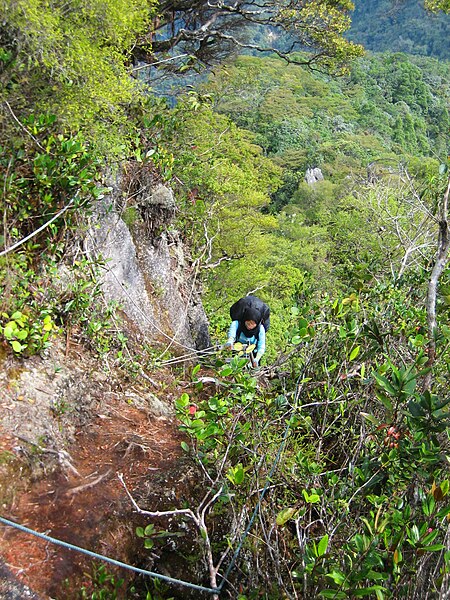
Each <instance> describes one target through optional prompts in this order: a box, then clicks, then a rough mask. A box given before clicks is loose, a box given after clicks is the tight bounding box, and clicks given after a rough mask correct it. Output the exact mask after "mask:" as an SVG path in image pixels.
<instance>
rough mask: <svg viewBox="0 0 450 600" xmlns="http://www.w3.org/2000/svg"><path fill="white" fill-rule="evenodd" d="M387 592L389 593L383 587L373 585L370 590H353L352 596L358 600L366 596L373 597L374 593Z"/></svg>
mask: <svg viewBox="0 0 450 600" xmlns="http://www.w3.org/2000/svg"><path fill="white" fill-rule="evenodd" d="M377 591H379V592H385V591H387V590H386V588H384V587H382V586H381V585H371V586H370V587H368V588H363V589H360V590H353V591H352V596H355V597H356V598H363V597H364V596H371V595H372V594H373V593H374V592H377Z"/></svg>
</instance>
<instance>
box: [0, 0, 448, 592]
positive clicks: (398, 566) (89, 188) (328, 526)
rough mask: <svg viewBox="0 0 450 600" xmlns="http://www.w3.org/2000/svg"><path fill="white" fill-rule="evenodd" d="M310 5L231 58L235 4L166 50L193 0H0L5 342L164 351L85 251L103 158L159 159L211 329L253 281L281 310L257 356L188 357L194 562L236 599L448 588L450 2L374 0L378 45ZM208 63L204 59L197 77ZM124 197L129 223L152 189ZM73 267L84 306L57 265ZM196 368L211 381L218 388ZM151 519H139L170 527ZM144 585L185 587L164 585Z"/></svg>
mask: <svg viewBox="0 0 450 600" xmlns="http://www.w3.org/2000/svg"><path fill="white" fill-rule="evenodd" d="M224 4H225V5H226V3H221V4H220V5H219V4H218V5H217V7H215V8H216V9H217V10H218V11H219V9H220V10H223V6H224ZM249 4H250V5H252V3H251V2H250V3H249ZM304 4H305V7H304V8H302V9H298V14H291V13H294V11H291V12H290V11H288V10H287V8H286V10H284V11H281V12H276V14H268V15H265V16H264V19H266V18H267V19H268V24H269V25H271V26H273V27H275V28H276V27H278V26H279V23H280V22H281V21H282V22H283V23H284V25H285V26H286V30H287V32H288V34H289V36H292V35H294V33H295V31H296V28H297V29H298V31H299V32H301V34H302V35H301V36H300V37H301V39H300V42H299V47H293V48H292V51H290V52H288V53H287V52H286V45H285V46H283V48H284V50H283V51H282V52H281V51H280V50H279V49H278V50H277V48H275V51H274V52H269V49H268V48H267V47H266V46H264V47H261V48H260V49H259V50H257V51H255V48H252V47H251V46H252V41H251V40H250V42H249V41H248V39H247V41H245V40H244V41H242V39H239V44H243V46H242V48H244V46H245V44H247V50H251V52H246V53H244V52H242V53H241V52H240V51H239V52H238V53H237V55H236V53H235V52H234V53H233V52H231V50H230V46H231V47H232V48H233V49H234V50H236V48H238V49H239V50H241V46H240V45H239V44H238V45H237V46H236V44H233V43H232V39H231V38H232V36H233V35H234V34H235V32H236V31H239V32H240V31H241V30H240V29H239V25H240V21H239V20H238V19H237V16H236V13H235V12H234V13H233V14H232V17H233V19H234V18H235V17H236V20H235V21H232V22H231V23H229V22H228V21H227V18H228V16H229V15H228V14H222V13H220V14H219V16H218V17H217V15H216V17H214V18H217V19H218V23H219V25H218V26H217V27H216V29H215V30H214V32H212V33H210V37H208V38H202V37H201V35H203V33H204V31H206V30H208V27H209V25H208V24H209V23H210V22H211V20H213V17H212V16H211V14H210V13H208V11H211V10H212V9H211V5H210V4H208V6H206V4H203V3H201V2H198V3H193V5H192V7H190V9H192V11H193V10H194V8H195V10H196V11H197V12H196V13H195V15H194V14H193V13H190V12H189V11H187V12H188V13H189V14H185V15H183V18H184V19H186V20H188V17H189V18H191V17H192V23H194V22H195V23H196V24H198V19H200V17H201V18H202V19H203V21H202V23H203V24H204V26H203V28H202V27H200V28H197V25H195V27H194V25H192V27H191V28H190V29H189V28H187V30H188V32H190V33H191V34H192V35H187V34H186V35H185V37H184V38H183V35H181V33H180V31H182V28H181V29H180V30H179V31H178V35H174V36H173V39H171V40H170V45H168V46H167V47H164V44H163V42H168V41H169V38H168V35H167V30H170V29H171V30H172V31H175V30H176V29H177V27H179V20H176V19H175V21H171V20H170V19H171V18H172V17H173V15H174V14H175V13H176V11H180V12H182V11H183V10H186V8H185V6H184V5H183V4H182V3H181V4H180V5H178V4H176V3H175V4H173V5H172V4H171V5H170V6H169V7H167V6H162V5H161V6H158V5H157V4H156V3H154V2H153V1H151V0H148V1H147V0H133V1H132V2H129V1H127V2H125V1H122V0H107V1H103V2H86V1H84V0H77V1H76V2H75V3H72V4H70V5H67V4H65V3H59V2H55V3H53V4H52V5H50V4H46V3H41V2H39V1H38V0H36V1H34V0H17V1H14V2H8V1H6V2H4V3H3V6H4V7H5V8H7V11H5V14H7V17H5V20H4V21H3V22H2V23H1V25H0V36H1V38H0V39H1V46H0V78H1V84H2V87H1V91H0V100H1V112H0V119H1V120H0V184H1V185H0V188H1V195H0V209H1V214H2V221H3V227H2V229H1V231H0V268H1V271H0V309H1V310H0V313H1V317H0V342H1V348H2V352H5V353H9V354H10V355H13V356H15V358H16V360H17V361H18V363H19V362H20V361H21V360H25V359H26V357H27V356H30V355H33V354H36V353H37V354H38V353H40V352H42V351H43V350H45V348H47V347H48V346H49V344H51V343H52V341H53V340H54V339H56V338H57V337H58V336H64V335H65V331H66V330H67V329H68V328H69V327H74V326H76V327H78V328H79V329H80V331H81V332H82V336H83V340H84V343H85V346H86V348H87V349H89V351H90V352H92V353H94V354H96V355H97V356H98V357H99V359H100V361H103V363H104V366H105V369H114V370H116V371H123V372H126V373H127V377H129V378H132V377H133V376H134V375H135V373H136V371H135V370H133V367H135V363H136V362H138V361H139V363H140V366H141V368H142V366H144V368H145V367H146V366H149V365H151V366H152V368H153V369H154V368H155V363H154V356H155V353H154V352H153V351H152V348H151V344H150V343H147V344H145V348H143V349H142V352H141V353H140V354H139V356H136V357H135V360H134V362H133V360H129V361H128V362H126V361H124V360H123V355H124V348H126V344H127V340H126V338H124V336H123V335H122V336H118V335H117V326H116V325H115V326H114V327H112V326H111V322H112V321H111V320H112V319H114V323H115V324H117V322H120V311H118V310H116V312H115V309H114V307H108V308H107V309H105V307H104V305H103V304H102V303H101V302H100V301H98V302H96V301H95V298H97V295H98V294H100V291H99V289H98V286H97V283H96V282H97V278H98V276H99V272H100V270H101V264H100V263H99V262H95V261H91V260H89V259H88V258H86V257H83V258H81V259H80V258H79V253H77V252H75V251H74V248H75V247H77V244H79V241H80V238H81V237H82V234H83V231H85V229H86V227H87V222H88V220H89V216H90V214H91V212H92V210H93V206H94V205H95V202H96V200H97V199H98V198H100V197H102V196H103V195H104V194H105V193H106V192H107V189H106V187H107V186H106V183H105V181H106V174H108V173H111V171H112V172H114V170H118V169H120V168H122V167H123V166H124V165H126V166H127V168H130V169H131V168H133V169H135V170H139V169H141V170H145V169H146V170H148V171H150V172H152V173H153V174H157V177H158V178H159V179H160V180H161V181H164V182H166V183H167V184H169V185H170V186H171V188H172V189H173V190H174V193H175V196H176V200H177V207H178V208H177V220H176V223H175V224H174V225H172V227H174V228H175V229H176V230H177V232H179V234H180V236H181V237H182V238H183V240H184V241H185V243H186V245H188V246H189V248H190V252H191V254H192V261H193V264H195V266H196V268H198V272H199V273H200V275H199V277H200V278H201V281H202V285H203V290H204V293H203V298H202V300H203V304H204V307H205V309H206V311H207V314H208V316H209V321H210V333H211V336H212V338H213V340H214V343H215V344H217V345H220V344H222V343H223V342H224V340H225V338H226V331H227V327H228V324H229V314H228V309H229V306H230V304H231V303H232V302H234V301H235V300H236V299H237V298H239V297H240V296H243V295H245V294H248V293H250V292H253V293H257V294H258V296H260V297H261V298H262V299H263V300H264V301H266V302H267V303H268V304H269V305H270V307H271V310H272V319H271V329H270V332H269V333H268V348H267V352H266V354H265V355H264V357H263V360H262V365H261V369H260V370H259V371H256V372H255V371H251V370H248V369H247V360H246V359H245V357H244V358H243V357H242V356H239V355H238V356H235V357H234V358H233V359H232V360H231V362H227V361H226V359H225V357H224V355H223V354H222V353H221V352H218V353H217V354H216V355H215V356H214V358H209V360H205V359H203V360H199V361H198V364H195V365H192V366H191V367H190V368H189V372H188V373H187V372H186V368H185V367H183V368H179V367H174V372H175V373H176V376H177V377H179V378H180V379H181V378H185V379H186V380H187V383H186V385H188V384H189V386H190V387H189V389H188V391H187V392H185V393H183V394H182V395H181V396H180V397H179V398H178V400H177V401H176V407H175V410H176V414H177V418H178V420H179V426H180V430H181V431H182V432H183V433H184V435H185V438H184V439H185V441H183V442H182V448H183V450H184V452H185V453H186V456H187V457H188V458H189V460H191V461H192V463H193V464H195V465H197V466H199V470H200V473H202V476H203V481H202V485H203V486H204V488H205V489H206V490H207V492H206V499H207V500H206V502H205V501H204V502H205V503H204V504H203V505H202V510H203V512H202V519H201V520H199V519H197V520H196V518H195V515H196V514H198V513H196V512H195V508H194V507H193V506H191V504H189V500H185V501H184V502H180V503H179V505H175V504H174V505H172V506H168V507H167V510H173V511H177V510H178V509H180V511H181V512H183V511H184V514H185V513H186V514H188V516H189V515H190V514H192V515H194V517H193V522H194V523H195V525H196V526H198V532H197V533H198V535H197V539H196V544H197V546H196V548H197V549H196V550H195V551H193V552H192V556H191V562H192V564H193V565H194V564H195V569H194V566H193V568H192V572H193V573H194V571H195V572H198V570H199V569H200V568H201V569H203V571H204V573H205V576H204V578H203V580H202V581H201V582H200V583H203V584H205V581H206V582H208V585H210V586H211V589H212V590H213V591H215V592H217V594H218V595H220V594H221V593H222V587H220V588H218V586H219V585H221V586H225V587H224V588H223V593H224V595H225V594H228V595H227V596H224V597H230V598H236V599H237V598H239V599H240V600H245V599H251V598H270V599H274V600H275V599H278V598H303V599H305V600H306V599H311V598H334V599H336V600H341V599H345V598H350V599H354V598H361V597H366V598H376V599H377V600H383V599H387V598H405V599H408V600H413V599H417V600H419V599H420V600H424V599H426V598H429V599H432V598H433V599H434V598H435V599H438V598H444V597H445V595H446V594H447V593H448V590H449V589H450V588H449V586H450V583H449V573H450V528H449V521H450V503H449V498H450V495H449V494H450V478H449V475H448V461H449V459H450V458H449V457H450V444H449V435H448V434H449V426H450V412H449V405H450V397H449V396H448V386H449V376H450V354H449V352H450V344H449V342H450V326H449V325H448V318H449V315H450V313H449V310H450V269H449V267H448V264H447V255H448V250H449V239H448V196H449V171H448V169H449V163H448V131H449V124H450V117H449V109H448V106H449V95H450V89H449V82H450V66H449V63H448V61H447V60H446V59H447V58H448V46H446V42H445V39H446V38H445V35H444V31H445V26H446V25H447V26H448V19H449V17H448V15H446V14H444V13H443V12H442V11H440V12H439V10H440V9H443V10H446V11H447V12H448V8H449V7H448V2H446V1H445V0H444V1H441V2H428V3H427V7H428V9H429V10H431V9H433V10H434V11H436V12H435V13H431V12H430V13H428V12H426V11H425V10H424V9H423V8H422V5H421V7H420V8H419V7H418V3H416V2H405V3H404V5H403V4H400V5H399V3H394V5H395V6H392V8H390V9H389V10H392V11H395V13H390V12H389V10H387V9H386V8H385V7H386V5H387V4H388V3H387V2H386V1H383V2H381V1H380V2H376V3H371V7H370V8H369V7H366V6H365V3H364V4H363V3H361V2H358V3H357V6H356V11H355V13H354V15H353V18H354V26H353V28H352V29H351V30H350V33H351V36H350V37H351V38H352V39H353V40H355V41H356V42H358V43H360V42H361V43H363V44H367V46H368V47H369V48H371V47H374V50H377V51H376V52H373V53H372V52H367V53H365V54H364V55H363V52H362V48H361V47H360V46H358V45H356V44H353V43H351V42H349V41H348V40H346V39H345V37H344V36H343V34H344V33H345V31H346V30H347V29H348V26H349V25H350V20H349V19H350V17H351V16H352V11H351V8H352V3H351V2H348V1H346V0H342V1H339V2H335V1H319V0H314V1H311V2H306V3H304ZM280 5H281V4H280ZM236 6H238V7H239V9H240V10H241V9H242V14H241V15H240V16H242V18H245V17H247V16H248V15H246V13H245V10H246V8H247V5H246V4H245V3H244V4H240V3H237V4H236ZM269 6H270V7H272V4H271V3H270V4H269ZM274 6H276V7H278V3H274ZM413 9H414V10H413ZM372 10H373V11H378V10H383V11H384V12H385V14H386V15H388V16H387V17H386V18H389V19H392V18H393V17H392V15H393V14H395V15H398V22H399V24H400V26H401V27H402V28H404V24H405V21H408V23H409V24H411V26H412V29H414V19H415V18H420V20H421V22H422V23H423V25H424V30H425V31H428V32H431V31H432V34H431V33H430V35H429V36H426V35H425V34H424V35H422V34H421V39H420V42H421V45H420V48H419V47H418V41H417V40H416V39H415V38H414V37H408V38H407V41H405V42H404V43H401V44H400V41H401V40H400V36H398V35H397V33H396V29H395V27H394V26H392V27H391V24H390V23H391V22H390V21H389V25H387V24H386V22H385V21H383V20H380V21H378V20H377V19H374V18H373V14H374V13H373V12H372ZM164 11H166V12H164ZM230 11H231V9H230ZM274 11H275V9H274ZM302 11H304V12H302ZM409 11H412V12H411V13H410V12H409ZM416 11H420V12H416ZM171 15H172V16H171ZM389 15H391V16H389ZM416 15H420V17H416ZM400 17H402V18H401V19H400ZM253 18H254V16H253ZM428 19H429V21H428ZM161 23H164V26H165V27H166V28H167V30H165V29H164V28H163V27H162V25H161V29H159V27H160V24H161ZM368 24H370V25H372V26H373V27H374V29H373V30H371V29H369V27H368ZM258 25H261V23H258ZM263 25H267V23H265V22H264V23H263ZM319 25H320V27H319ZM316 26H317V27H316ZM405 29H406V28H405ZM319 30H320V32H321V34H320V36H318V34H317V31H319ZM100 31H101V34H100V33H99V32H100ZM158 32H160V33H159V34H158ZM161 32H162V33H161ZM164 32H166V33H164ZM199 32H200V33H199ZM324 32H325V34H324ZM193 33H195V34H196V36H197V37H194V35H193ZM382 34H385V35H382ZM158 35H159V37H158ZM199 36H200V37H199ZM214 36H216V38H217V39H216V38H214ZM394 37H395V38H396V39H397V42H399V45H398V46H397V45H396V44H395V43H394V41H393V38H394ZM205 39H206V41H205ZM374 39H376V47H375V42H374V41H373V40H374ZM180 40H181V41H180ZM217 40H219V41H218V42H217V45H216V46H215V41H217ZM263 41H264V43H265V42H266V40H263ZM152 43H154V46H153V48H152ZM158 44H159V46H158ZM177 44H179V45H178V46H177ZM412 45H414V51H413V49H412ZM169 46H170V48H169ZM168 48H169V49H168ZM213 48H217V54H215V55H214V56H212V55H211V56H210V54H209V53H211V52H212V49H213ZM416 49H417V50H418V51H417V52H416V51H415V50H416ZM260 50H264V51H260ZM378 50H386V51H385V52H378ZM399 50H401V51H402V52H399ZM187 51H188V52H189V55H188V59H187V60H184V59H183V60H184V62H182V63H179V62H176V61H175V60H172V58H174V57H175V55H176V56H177V57H179V56H181V55H183V56H186V55H187ZM174 52H175V54H174ZM176 53H178V54H176ZM416 54H421V55H422V56H414V55H416ZM150 57H151V58H152V60H150ZM159 61H161V63H162V66H163V68H162V70H161V71H160V73H161V77H162V76H163V75H164V74H165V73H166V72H167V71H168V70H169V69H168V67H167V64H169V65H171V66H172V64H176V68H175V67H174V68H173V69H172V68H171V69H170V72H169V73H168V74H169V75H170V78H171V82H173V81H176V78H177V77H178V78H179V79H178V81H179V87H178V89H177V93H176V101H174V100H173V99H174V97H175V96H174V95H171V97H170V98H169V99H168V98H166V97H164V95H161V89H163V88H158V85H159V83H156V82H155V83H153V82H152V78H153V77H155V79H156V80H157V81H158V82H159V78H158V77H159V76H156V75H155V70H156V65H154V63H155V62H159ZM164 61H167V62H166V63H164ZM147 63H148V64H147ZM147 66H148V72H147V75H144V74H143V72H144V71H145V69H146V68H147ZM150 67H151V68H150ZM191 70H196V71H200V72H201V77H199V78H198V81H197V80H190V81H191V82H192V81H195V85H189V86H186V87H183V81H184V79H183V77H185V75H186V73H190V72H191ZM312 170H314V172H315V173H316V180H315V181H314V182H311V181H307V173H308V172H311V171H312ZM125 196H126V197H125V198H124V207H123V208H124V210H123V218H124V220H126V221H127V222H131V221H132V220H133V219H134V218H137V217H136V214H137V211H136V203H135V199H134V197H133V195H132V194H129V195H128V196H127V195H126V194H125ZM62 265H63V266H64V269H65V270H66V272H70V273H71V282H72V283H71V290H70V292H71V293H70V299H68V296H67V291H65V293H64V294H63V293H62V292H61V287H60V286H59V285H58V283H57V282H58V276H57V275H58V273H60V269H61V266H62ZM130 352H131V350H130ZM152 361H153V362H152ZM156 367H157V365H156ZM152 373H153V374H152V377H154V371H152ZM199 373H207V374H208V375H209V376H212V377H214V381H215V382H216V384H217V385H216V387H215V388H214V389H215V392H214V393H210V391H209V388H206V387H205V386H204V385H203V383H202V382H201V380H200V379H198V378H197V377H198V374H199ZM192 502H194V500H192ZM191 508H192V511H191V513H189V510H190V509H191ZM198 512H200V511H198ZM174 514H175V513H174ZM175 520H176V519H175ZM180 523H181V524H180V526H179V528H180V530H181V529H182V526H183V523H182V522H181V521H180ZM147 525H148V527H149V528H143V529H140V530H139V531H138V532H137V536H139V537H142V538H145V537H147V538H151V536H152V532H153V528H152V526H151V525H150V521H149V522H148V523H147ZM250 528H251V533H250V534H249V531H250ZM145 532H147V533H145ZM244 532H245V535H244ZM166 533H167V532H166ZM172 534H173V535H174V537H175V538H176V535H177V531H173V532H172ZM145 541H146V542H147V544H148V545H147V546H146V547H148V548H149V549H151V548H153V547H154V546H155V547H157V545H158V543H160V540H158V538H157V536H156V537H155V538H154V539H152V540H151V543H150V542H149V540H148V539H146V540H145ZM143 543H144V541H143ZM239 552H240V555H239V556H238V553H239ZM187 575H191V574H187ZM192 576H193V575H192ZM225 584H226V585H225ZM107 593H108V591H107V590H106V584H105V590H104V595H103V596H94V595H93V596H92V598H94V597H104V598H108V597H111V598H113V597H116V596H113V595H111V596H108V595H106V594H107ZM143 593H144V592H142V594H143ZM124 594H125V596H124V597H127V595H126V593H125V592H124ZM63 597H64V596H63V593H62V595H61V599H62V598H63ZM81 597H86V596H81V593H80V598H81ZM128 597H129V598H133V597H142V598H143V597H147V598H148V599H149V600H151V599H152V598H167V599H168V598H171V597H173V592H172V590H171V588H170V586H167V588H166V587H165V586H162V585H161V584H159V583H158V582H155V583H152V584H149V588H148V589H147V590H146V596H144V595H141V596H133V595H132V594H131V592H130V595H129V596H128ZM177 597H183V595H180V596H177ZM184 597H186V598H187V597H190V596H188V595H186V596H184ZM198 597H200V596H198ZM205 597H207V596H205ZM209 597H210V596H209Z"/></svg>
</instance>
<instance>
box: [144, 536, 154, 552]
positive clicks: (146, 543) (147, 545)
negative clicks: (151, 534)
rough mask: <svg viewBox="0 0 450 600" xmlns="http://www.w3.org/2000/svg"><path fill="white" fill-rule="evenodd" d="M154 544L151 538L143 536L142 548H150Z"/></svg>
mask: <svg viewBox="0 0 450 600" xmlns="http://www.w3.org/2000/svg"><path fill="white" fill-rule="evenodd" d="M154 545H155V542H154V541H153V540H152V539H151V538H145V540H144V548H147V550H151V549H152V548H153V546H154Z"/></svg>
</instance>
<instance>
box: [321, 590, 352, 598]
mask: <svg viewBox="0 0 450 600" xmlns="http://www.w3.org/2000/svg"><path fill="white" fill-rule="evenodd" d="M319 596H321V597H322V598H333V599H334V600H344V599H345V598H348V597H349V596H348V594H346V593H345V592H339V591H338V590H322V591H320V592H319Z"/></svg>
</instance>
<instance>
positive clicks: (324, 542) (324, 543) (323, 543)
mask: <svg viewBox="0 0 450 600" xmlns="http://www.w3.org/2000/svg"><path fill="white" fill-rule="evenodd" d="M327 548H328V533H326V534H325V535H324V536H323V538H322V539H321V540H320V542H319V543H318V544H317V555H318V556H323V555H324V554H325V552H326V551H327Z"/></svg>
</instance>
